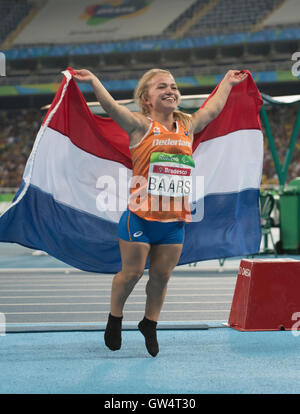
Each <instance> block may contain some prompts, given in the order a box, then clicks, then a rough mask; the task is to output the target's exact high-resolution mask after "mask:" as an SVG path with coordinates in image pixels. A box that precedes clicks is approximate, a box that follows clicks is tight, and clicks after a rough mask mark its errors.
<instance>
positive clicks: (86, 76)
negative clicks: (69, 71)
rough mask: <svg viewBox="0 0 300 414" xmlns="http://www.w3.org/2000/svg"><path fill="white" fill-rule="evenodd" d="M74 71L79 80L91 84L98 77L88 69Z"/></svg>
mask: <svg viewBox="0 0 300 414" xmlns="http://www.w3.org/2000/svg"><path fill="white" fill-rule="evenodd" d="M74 72H75V74H74V75H73V76H74V78H75V79H76V80H77V81H78V82H84V83H90V84H91V83H92V82H93V80H95V79H97V77H96V76H95V75H94V74H93V73H92V72H90V71H89V70H87V69H80V70H76V69H74Z"/></svg>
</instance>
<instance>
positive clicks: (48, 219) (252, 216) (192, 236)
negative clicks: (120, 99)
mask: <svg viewBox="0 0 300 414" xmlns="http://www.w3.org/2000/svg"><path fill="white" fill-rule="evenodd" d="M63 74H64V78H63V80H62V83H61V85H60V88H59V90H58V92H57V94H56V96H55V98H54V100H53V102H52V104H51V107H50V108H49V110H48V112H47V114H46V116H45V118H44V120H43V123H42V126H41V128H40V130H39V132H38V135H37V137H36V140H35V142H34V146H33V148H32V151H31V154H30V157H29V159H28V161H27V163H26V167H25V171H24V175H23V179H22V184H21V186H20V188H19V190H18V192H17V194H16V195H15V197H14V200H13V202H12V204H11V205H10V207H9V208H8V210H7V211H6V212H5V213H4V214H3V215H2V216H1V217H0V241H2V242H13V243H18V244H20V245H23V246H26V247H29V248H32V249H38V250H43V251H45V252H47V253H49V254H50V255H52V256H53V257H55V258H57V259H59V260H61V261H63V262H65V263H67V264H69V265H71V266H74V267H76V268H78V269H81V270H85V271H90V272H101V273H116V272H118V271H119V270H120V269H121V257H120V250H119V245H118V221H119V219H120V217H121V214H122V212H123V211H124V210H125V209H126V208H127V200H128V194H129V182H130V178H131V172H132V164H131V159H130V153H129V148H128V145H129V140H128V135H127V134H126V133H125V132H124V131H123V130H122V129H121V128H120V127H119V126H118V125H117V124H116V123H115V122H114V121H113V120H112V119H111V118H105V117H100V116H97V115H95V114H93V113H92V112H91V111H90V110H89V108H88V106H87V104H86V102H85V99H84V97H83V95H82V94H81V92H80V89H79V88H78V86H77V84H76V82H75V80H74V79H73V77H72V69H71V68H68V70H66V71H64V72H63ZM217 88H218V86H217V87H216V88H215V90H214V91H213V92H212V94H211V95H210V96H209V97H208V98H207V100H206V101H205V102H204V104H203V106H205V105H206V103H207V101H208V100H209V99H210V98H211V97H212V96H213V95H214V93H215V92H216V90H217ZM261 105H262V99H261V96H260V93H259V91H258V89H257V87H256V85H255V83H254V81H253V79H252V77H251V74H250V73H249V76H248V77H247V79H246V80H245V81H244V82H242V83H240V84H238V85H235V86H234V87H233V88H232V90H231V92H230V95H229V97H228V100H227V102H226V105H225V107H224V109H223V111H222V112H221V113H220V115H219V116H218V117H217V118H216V119H215V120H213V121H212V122H211V123H210V124H209V125H208V126H207V127H206V128H205V129H204V130H203V131H201V133H199V134H197V135H195V138H194V143H193V158H194V160H195V165H196V167H195V169H194V170H195V176H198V177H203V180H202V181H201V180H200V181H199V182H197V185H198V187H199V188H197V187H196V188H195V191H194V192H193V199H192V200H191V210H192V215H193V222H192V223H188V224H186V226H185V241H184V246H183V250H182V254H181V257H180V260H179V263H178V264H179V265H180V264H186V263H192V262H197V261H202V260H209V259H217V258H225V257H236V256H243V255H248V254H254V253H256V252H258V251H259V248H260V241H261V229H260V213H259V187H260V180H261V172H262V163H263V134H262V130H261V124H260V119H259V110H260V107H261ZM203 184H204V187H203ZM200 186H201V188H200ZM198 190H199V191H198ZM195 194H196V195H195ZM147 266H148V265H147Z"/></svg>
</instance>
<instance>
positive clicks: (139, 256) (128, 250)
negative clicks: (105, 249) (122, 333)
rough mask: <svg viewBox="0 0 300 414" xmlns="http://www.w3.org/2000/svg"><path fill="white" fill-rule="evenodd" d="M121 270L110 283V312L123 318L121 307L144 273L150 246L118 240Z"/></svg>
mask: <svg viewBox="0 0 300 414" xmlns="http://www.w3.org/2000/svg"><path fill="white" fill-rule="evenodd" d="M119 245H120V251H121V258H122V270H121V271H120V272H119V273H117V274H116V275H115V277H114V279H113V282H112V290H111V306H110V312H111V314H112V315H114V316H118V317H121V316H123V307H124V305H125V302H126V299H127V298H128V296H129V295H130V293H131V292H132V289H133V288H134V286H135V285H136V283H137V282H138V281H139V279H140V278H141V276H142V275H143V273H144V269H145V264H146V260H147V256H148V254H149V251H150V245H149V244H147V243H134V242H127V241H125V240H122V239H119Z"/></svg>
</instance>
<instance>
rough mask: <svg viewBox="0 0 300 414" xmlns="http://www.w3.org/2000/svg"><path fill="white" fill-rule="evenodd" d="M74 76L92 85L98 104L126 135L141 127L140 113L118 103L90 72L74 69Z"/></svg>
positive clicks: (79, 80)
mask: <svg viewBox="0 0 300 414" xmlns="http://www.w3.org/2000/svg"><path fill="white" fill-rule="evenodd" d="M74 78H75V79H76V80H77V81H78V82H84V83H89V84H90V85H91V86H92V88H93V90H94V93H95V95H96V97H97V100H98V101H99V103H100V105H101V106H102V107H103V109H104V110H105V111H106V112H107V114H108V115H109V116H110V117H111V118H112V119H113V120H114V121H115V122H116V123H117V124H118V125H119V126H120V127H121V128H122V129H124V131H125V132H127V134H128V135H131V134H132V133H133V132H135V131H137V130H139V129H142V128H143V126H142V124H143V122H142V115H141V114H139V113H134V112H131V111H130V110H129V109H128V108H126V107H125V106H122V105H119V104H118V103H117V102H116V101H115V99H114V98H113V97H112V96H111V94H110V93H109V92H108V91H107V90H106V89H105V87H104V86H103V85H102V83H101V82H100V80H99V79H98V78H97V76H95V75H94V74H93V73H92V72H90V71H89V70H86V69H81V70H75V75H74Z"/></svg>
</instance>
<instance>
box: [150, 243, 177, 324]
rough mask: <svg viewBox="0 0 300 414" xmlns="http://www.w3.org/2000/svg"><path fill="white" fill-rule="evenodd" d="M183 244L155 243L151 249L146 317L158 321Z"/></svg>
mask: <svg viewBox="0 0 300 414" xmlns="http://www.w3.org/2000/svg"><path fill="white" fill-rule="evenodd" d="M182 246H183V245H182V244H166V245H154V246H152V247H151V250H150V262H149V280H148V283H147V285H146V294H147V301H146V309H145V316H146V318H148V319H150V320H153V321H156V322H157V321H158V318H159V315H160V311H161V308H162V306H163V303H164V299H165V296H166V293H167V285H168V281H169V279H170V276H171V273H172V271H173V269H174V267H175V266H176V265H177V263H178V261H179V258H180V255H181V251H182Z"/></svg>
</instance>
